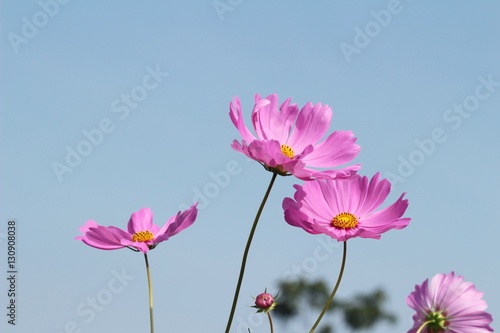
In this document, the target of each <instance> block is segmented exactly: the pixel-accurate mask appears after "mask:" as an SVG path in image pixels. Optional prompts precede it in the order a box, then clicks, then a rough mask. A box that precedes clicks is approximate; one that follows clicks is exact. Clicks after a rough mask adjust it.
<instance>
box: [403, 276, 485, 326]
mask: <svg viewBox="0 0 500 333" xmlns="http://www.w3.org/2000/svg"><path fill="white" fill-rule="evenodd" d="M482 297H483V293H482V292H480V291H478V290H477V289H476V287H475V286H474V285H473V284H472V283H471V282H464V278H463V277H462V276H460V275H458V276H455V273H454V272H451V273H449V274H437V275H435V276H434V277H433V278H432V280H431V282H430V284H429V279H426V280H425V281H424V283H422V284H421V285H417V286H415V291H413V292H412V293H411V294H410V295H409V296H408V298H407V299H406V303H407V304H408V305H409V306H410V307H411V308H412V309H413V310H415V311H416V312H417V313H416V314H414V315H413V320H414V324H413V327H412V328H411V329H410V330H409V331H408V333H415V332H417V330H419V328H421V327H423V328H422V329H421V330H420V332H422V333H485V332H493V329H492V328H491V327H490V325H489V324H490V323H491V322H492V321H493V319H492V317H491V315H490V314H489V313H487V312H485V310H486V308H487V307H488V306H487V304H486V302H485V301H484V300H483V299H482Z"/></svg>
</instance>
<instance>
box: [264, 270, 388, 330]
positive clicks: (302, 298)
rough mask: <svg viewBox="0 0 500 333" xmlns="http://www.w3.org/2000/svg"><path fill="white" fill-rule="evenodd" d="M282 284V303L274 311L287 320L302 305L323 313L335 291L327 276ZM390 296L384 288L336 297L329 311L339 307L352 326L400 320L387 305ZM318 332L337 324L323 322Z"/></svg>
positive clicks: (361, 328) (339, 310)
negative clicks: (330, 286)
mask: <svg viewBox="0 0 500 333" xmlns="http://www.w3.org/2000/svg"><path fill="white" fill-rule="evenodd" d="M278 288H279V290H280V297H279V304H278V306H277V307H276V308H275V309H274V311H273V314H275V315H276V316H277V317H278V318H280V319H282V320H285V321H289V320H293V319H298V318H300V315H301V307H307V308H308V309H311V310H313V311H317V312H318V314H319V312H320V311H321V310H322V309H323V306H324V305H325V303H326V301H327V299H328V297H329V296H330V293H331V290H329V287H327V284H326V282H325V281H323V280H317V281H307V280H305V279H300V280H298V281H295V282H288V281H280V282H279V283H278ZM386 300H387V298H386V295H385V293H384V291H383V290H381V289H376V290H374V291H372V292H371V293H360V294H358V295H356V296H355V297H354V298H353V299H352V300H339V299H337V298H334V300H333V302H332V303H331V304H330V307H329V308H328V310H327V311H328V312H332V311H333V310H336V311H338V313H340V314H341V316H342V318H343V320H344V324H345V325H346V326H347V327H349V328H350V329H352V330H363V329H369V328H372V327H373V326H374V325H375V324H377V323H379V322H381V321H387V322H389V323H395V322H396V317H395V315H394V314H392V313H390V312H387V311H386V310H384V309H383V304H384V303H385V301H386ZM318 332H319V333H332V332H333V327H332V326H331V325H330V324H328V323H322V327H321V330H320V331H318Z"/></svg>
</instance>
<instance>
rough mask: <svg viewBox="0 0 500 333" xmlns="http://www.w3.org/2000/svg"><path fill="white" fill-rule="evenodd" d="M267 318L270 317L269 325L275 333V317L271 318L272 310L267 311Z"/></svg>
mask: <svg viewBox="0 0 500 333" xmlns="http://www.w3.org/2000/svg"><path fill="white" fill-rule="evenodd" d="M267 318H269V326H270V327H271V333H274V328H273V318H271V312H270V311H269V312H268V313H267Z"/></svg>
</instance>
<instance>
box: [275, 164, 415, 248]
mask: <svg viewBox="0 0 500 333" xmlns="http://www.w3.org/2000/svg"><path fill="white" fill-rule="evenodd" d="M294 187H295V189H296V190H297V191H296V192H295V195H294V198H293V199H292V198H285V199H284V200H283V209H284V211H285V221H286V222H287V223H288V224H290V225H292V226H294V227H300V228H302V229H304V230H305V231H307V232H308V233H311V234H326V235H328V236H330V237H332V238H334V239H337V240H338V241H346V240H348V239H349V238H354V237H362V238H375V239H379V238H380V235H381V234H382V233H384V232H386V231H388V230H390V229H402V228H404V227H406V226H407V225H408V223H409V222H410V219H409V218H402V216H403V214H404V213H405V211H406V208H407V207H408V200H406V199H403V196H404V193H403V194H402V195H401V196H400V197H399V199H397V200H396V202H394V203H393V204H392V205H390V206H388V207H386V208H384V209H381V210H378V211H376V209H377V208H379V206H380V205H382V203H383V202H384V200H385V199H386V198H387V196H388V195H389V192H390V189H391V184H390V183H389V181H388V180H387V179H380V175H379V174H378V173H377V174H375V175H374V176H373V178H372V179H371V180H368V178H367V177H366V176H364V177H358V178H354V179H345V180H344V179H342V180H336V179H334V180H314V181H308V182H304V186H300V185H294Z"/></svg>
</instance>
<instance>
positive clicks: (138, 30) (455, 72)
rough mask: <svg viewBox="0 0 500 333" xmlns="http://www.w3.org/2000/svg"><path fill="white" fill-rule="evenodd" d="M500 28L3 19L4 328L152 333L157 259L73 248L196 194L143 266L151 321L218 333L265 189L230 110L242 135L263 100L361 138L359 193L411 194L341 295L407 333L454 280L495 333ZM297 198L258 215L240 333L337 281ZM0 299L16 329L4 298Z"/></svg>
mask: <svg viewBox="0 0 500 333" xmlns="http://www.w3.org/2000/svg"><path fill="white" fill-rule="evenodd" d="M214 3H215V4H217V6H218V8H219V9H218V10H217V9H216V6H215V5H214ZM499 10H500V4H499V3H498V2H495V1H481V2H465V1H462V2H458V3H457V2H452V1H440V2H435V3H430V2H424V1H410V0H401V1H394V0H391V1H370V2H364V3H360V2H356V3H352V2H347V1H343V2H336V3H332V2H329V1H314V2H307V3H306V2H305V1H287V2H285V1H275V2H269V3H268V2H263V1H262V2H252V1H245V0H242V1H237V0H234V1H229V0H220V2H213V1H210V0H208V1H170V2H162V1H149V2H146V3H141V2H135V1H107V2H106V3H97V2H94V3H92V4H90V3H88V2H82V1H62V0H60V2H56V0H41V1H39V2H38V1H23V2H22V3H19V2H11V1H2V2H0V15H1V19H0V22H1V23H0V27H1V31H0V34H1V36H2V45H1V57H0V59H1V60H0V64H1V73H2V75H1V78H0V85H1V86H0V94H1V96H0V101H1V102H0V103H1V105H0V108H1V121H0V126H1V132H0V133H1V135H2V137H1V140H0V149H1V150H0V151H1V155H2V167H1V169H0V172H1V186H0V193H1V197H0V200H1V207H2V209H1V211H0V216H1V218H0V220H1V222H2V226H1V230H0V233H1V235H0V237H2V238H0V241H1V244H0V246H1V247H2V251H1V252H0V253H1V254H2V255H1V259H0V263H1V266H2V271H4V273H5V274H7V273H6V270H7V269H6V267H7V266H6V265H7V263H6V261H7V258H6V251H5V250H6V239H5V234H6V232H7V229H6V227H7V221H9V219H15V220H16V221H17V239H18V252H17V268H18V276H17V288H18V295H17V303H16V304H17V306H18V308H17V325H16V327H15V328H13V327H11V325H8V324H7V323H6V319H5V315H2V318H4V319H2V321H1V323H0V327H2V328H1V330H2V331H5V329H8V332H16V331H17V332H28V331H37V332H47V333H48V332H50V333H60V332H65V331H68V332H70V331H75V332H77V331H78V330H80V331H81V332H94V333H98V332H109V331H110V330H112V331H117V332H119V331H131V330H145V329H147V328H148V310H147V302H148V300H147V281H146V274H145V269H144V262H143V261H144V260H143V257H142V256H141V255H139V254H137V253H134V252H132V251H128V250H120V251H107V252H106V251H99V250H97V249H93V248H90V247H88V246H85V245H84V244H82V243H79V242H77V241H75V240H74V239H73V238H74V237H75V236H77V235H78V234H79V231H78V228H79V227H80V225H82V224H84V223H85V222H86V221H87V220H89V219H93V220H95V221H97V222H98V223H100V224H103V225H115V226H119V227H125V226H126V223H127V221H128V219H129V217H130V214H131V213H132V212H134V211H137V210H139V209H140V208H142V207H150V208H151V209H152V210H153V212H154V216H155V217H154V218H155V220H154V221H155V222H156V223H157V224H163V223H164V222H165V221H166V220H167V219H168V218H169V217H170V216H172V215H174V214H175V213H176V212H177V211H178V210H179V209H181V208H185V207H186V206H187V205H190V204H191V203H192V202H193V198H194V197H195V196H197V197H198V198H201V196H200V195H199V193H201V194H202V195H203V196H204V199H203V198H202V200H203V201H204V205H203V207H202V209H200V212H199V216H198V219H197V221H196V222H195V224H194V225H193V226H192V227H190V228H189V229H187V230H185V231H183V232H182V233H181V234H179V235H176V236H175V237H173V238H172V239H170V240H169V241H167V242H165V243H162V244H161V245H159V246H158V247H157V248H156V249H155V250H154V251H153V252H151V254H150V256H149V258H150V264H151V269H152V274H153V286H154V297H155V316H156V320H155V323H156V327H157V330H158V331H160V330H161V331H170V332H181V331H182V332H201V331H203V332H221V331H223V330H224V328H225V324H226V320H227V316H228V313H229V309H230V305H231V300H232V295H233V291H234V286H235V283H236V279H237V273H238V269H239V265H240V259H241V255H242V252H243V248H244V243H245V241H246V237H247V234H248V231H249V229H250V226H251V222H252V220H253V217H254V214H255V212H256V209H257V207H258V205H259V203H260V200H261V198H262V196H263V194H264V191H265V188H266V186H267V184H268V182H269V180H270V177H271V174H269V173H267V172H265V171H264V170H263V169H262V167H261V166H260V165H258V164H257V163H255V162H252V161H249V160H247V159H246V158H245V157H244V156H242V155H240V154H238V153H237V152H235V151H233V150H232V149H231V148H230V143H231V142H232V140H233V139H235V138H237V139H239V137H238V132H237V131H236V129H235V128H234V127H233V126H232V124H231V122H230V120H229V117H228V111H229V108H228V105H229V102H230V100H231V99H232V98H233V96H235V95H238V96H240V98H241V100H242V105H243V110H244V112H245V115H246V117H247V118H246V120H247V124H249V120H250V119H249V115H250V112H251V109H252V107H253V104H252V103H253V96H254V94H256V93H259V94H261V95H264V96H265V95H268V94H271V93H277V94H278V96H279V97H280V100H284V99H285V98H287V97H291V98H292V101H293V102H295V103H297V104H298V105H299V106H302V105H304V104H305V103H306V102H308V101H311V102H313V103H317V102H322V103H325V104H328V105H330V106H331V107H332V109H333V112H334V117H333V120H332V124H331V131H334V130H352V131H354V133H355V134H356V136H357V137H358V143H359V144H360V146H361V153H360V154H359V156H358V157H357V158H356V160H355V162H356V163H361V164H362V170H361V171H360V173H361V174H363V175H367V176H370V177H371V176H372V175H373V174H374V173H375V172H377V171H380V172H381V173H382V174H383V175H385V176H386V177H388V178H389V179H391V180H392V181H393V183H394V186H393V192H392V193H391V195H390V198H389V199H391V200H394V199H396V198H397V197H398V196H399V195H400V193H401V192H407V198H408V199H409V200H410V207H409V209H408V211H407V214H406V215H407V216H408V217H411V218H412V222H411V223H410V225H409V226H408V227H407V228H406V229H403V230H400V231H391V232H388V233H387V234H385V235H383V237H382V239H381V240H379V241H376V240H361V239H355V240H352V241H350V242H349V243H348V251H349V252H348V258H347V260H348V261H347V267H346V272H345V276H344V280H343V282H342V285H341V288H340V291H339V293H338V296H339V297H351V296H353V295H355V294H356V293H358V292H364V291H370V290H372V289H373V288H375V287H378V286H380V287H382V288H384V289H385V290H386V291H387V293H388V295H389V298H390V299H389V302H388V304H387V308H388V309H389V310H392V311H394V312H395V313H396V314H397V315H398V317H399V322H398V324H397V325H395V326H387V327H386V326H380V327H379V328H378V329H377V330H375V331H374V332H395V333H399V332H405V331H406V330H407V329H408V328H409V327H410V326H411V323H410V317H411V315H412V311H411V309H409V308H408V307H407V306H406V303H405V298H406V296H407V295H408V294H409V293H410V292H411V291H412V290H413V288H414V286H415V284H417V283H421V282H422V281H423V280H424V279H426V278H428V277H432V276H433V275H435V274H436V273H440V272H443V273H448V272H450V271H451V270H453V271H455V272H456V273H457V274H460V275H464V277H465V279H466V280H468V281H472V282H474V283H475V284H476V285H477V288H478V289H479V290H481V291H483V292H484V294H485V296H484V297H485V299H486V301H487V302H488V304H489V312H490V313H492V314H493V316H494V318H495V319H497V318H498V314H500V289H499V288H498V285H497V281H498V280H499V277H500V268H499V265H498V253H499V245H498V241H497V238H496V237H497V235H498V234H499V233H500V226H499V223H498V222H499V220H498V215H497V211H496V208H497V207H498V202H497V201H498V186H499V185H500V177H499V175H498V172H497V169H498V167H499V165H500V163H499V162H500V159H499V154H498V144H499V143H500V140H499V135H498V131H497V127H498V124H499V123H500V122H499V120H500V115H499V110H500V70H499V68H500V67H499V63H500V61H499V59H500V46H499V43H498V38H499V33H500V22H499V21H498V13H499ZM127 96H129V97H127ZM130 96H131V97H130ZM92 140H93V141H92ZM72 151H73V153H71V152H72ZM75 152H76V153H78V152H80V153H79V157H76V156H74V155H75ZM68 155H70V156H69V157H68ZM68 161H69V162H68ZM62 165H65V166H66V167H65V168H64V167H63V168H62V169H59V168H60V167H61V166H62ZM55 166H57V167H55ZM54 168H56V169H54ZM224 173H227V174H228V175H230V176H229V177H227V180H226V179H224V181H222V180H220V179H222V178H224V177H223V176H222V175H223V174H224ZM217 177H222V178H219V180H220V181H219V184H217V183H216V181H215V180H214V178H217ZM295 183H298V182H297V181H296V180H295V179H293V178H292V177H286V178H279V179H278V180H277V182H276V184H275V187H274V189H273V192H272V193H271V196H270V199H269V201H268V204H267V206H266V208H265V210H264V213H263V215H262V219H261V222H260V225H259V228H258V230H257V233H256V236H255V240H254V244H253V247H252V249H251V253H250V259H249V262H248V266H247V275H246V278H245V281H244V284H243V287H242V291H241V297H240V301H239V306H238V308H237V313H236V317H235V322H234V323H235V324H234V325H233V331H234V332H246V330H244V326H245V325H247V324H248V326H250V327H251V328H252V332H267V330H268V327H267V323H265V322H264V321H263V319H264V317H255V316H253V315H251V314H252V312H253V311H252V309H250V308H249V307H248V306H249V305H252V302H253V299H252V298H251V295H254V296H255V295H256V294H258V293H259V292H261V291H263V289H264V288H266V287H267V288H268V290H270V291H275V288H276V281H277V280H278V279H279V278H281V277H283V276H285V275H286V276H288V277H290V274H289V272H290V271H291V270H293V267H298V268H299V270H300V271H301V273H300V274H302V275H303V276H304V277H307V278H311V279H314V278H325V279H328V280H329V281H330V282H331V284H332V285H333V283H334V279H335V277H336V274H337V272H338V268H339V263H340V258H341V247H340V246H338V244H333V245H332V244H331V243H329V242H328V240H327V239H326V238H324V237H321V236H312V235H309V234H307V233H305V232H304V231H302V230H300V229H297V228H291V227H290V226H288V225H287V224H286V223H285V222H284V221H283V212H282V209H281V202H282V200H283V198H284V197H286V196H292V195H293V188H292V185H293V184H295ZM318 251H324V252H322V253H323V254H325V253H328V256H326V255H325V256H326V258H325V256H321V257H320V259H321V260H320V259H318V258H319V257H318V256H317V253H318ZM295 270H296V269H295ZM294 277H295V276H294ZM4 286H5V284H2V289H3V288H4ZM0 299H1V302H2V308H4V309H5V306H6V304H7V302H8V298H7V297H6V290H4V291H2V296H1V298H0ZM92 299H100V300H101V302H102V303H99V304H97V305H96V306H95V307H94V308H93V307H92V306H91V305H90V303H89V302H92ZM4 311H6V310H4ZM309 315H311V316H312V317H314V314H309ZM313 320H314V318H313V319H311V324H312V321H313ZM333 320H334V321H335V320H336V321H337V322H338V321H339V318H336V317H335V318H333ZM492 326H493V327H494V328H496V327H497V326H498V325H497V322H495V321H494V322H493V325H492ZM306 327H310V325H306ZM293 330H295V331H297V332H303V331H305V329H304V327H299V328H289V329H288V332H291V331H293ZM282 331H283V330H282Z"/></svg>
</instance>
